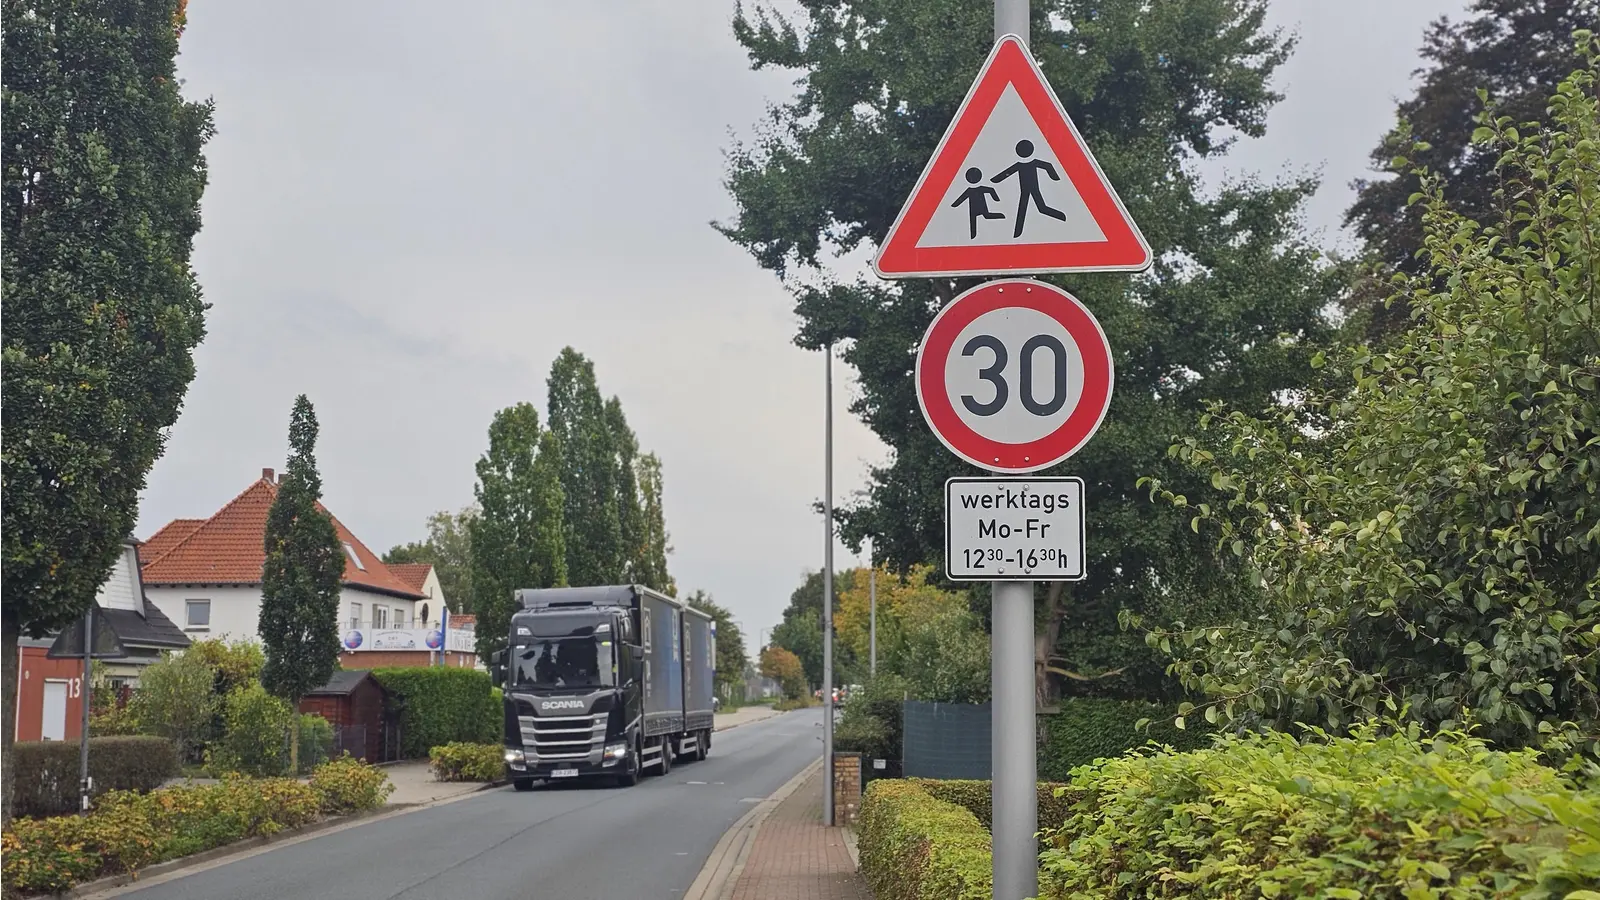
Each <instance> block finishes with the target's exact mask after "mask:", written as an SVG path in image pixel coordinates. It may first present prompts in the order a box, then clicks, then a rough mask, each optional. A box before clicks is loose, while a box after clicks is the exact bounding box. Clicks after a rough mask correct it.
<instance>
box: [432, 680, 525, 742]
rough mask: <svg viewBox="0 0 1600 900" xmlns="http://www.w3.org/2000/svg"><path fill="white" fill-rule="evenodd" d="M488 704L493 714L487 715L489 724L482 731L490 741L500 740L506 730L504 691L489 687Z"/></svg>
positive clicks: (502, 738)
mask: <svg viewBox="0 0 1600 900" xmlns="http://www.w3.org/2000/svg"><path fill="white" fill-rule="evenodd" d="M489 706H490V707H491V709H490V710H489V711H491V712H492V713H493V715H491V716H489V724H488V725H487V726H485V728H484V732H483V733H484V734H485V735H488V739H489V740H490V741H502V740H504V739H505V730H506V707H505V693H504V692H503V691H501V690H500V689H499V688H497V687H492V688H489ZM430 752H431V751H430Z"/></svg>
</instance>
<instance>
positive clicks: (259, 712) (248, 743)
mask: <svg viewBox="0 0 1600 900" xmlns="http://www.w3.org/2000/svg"><path fill="white" fill-rule="evenodd" d="M223 710H224V717H225V719H226V721H227V727H226V729H225V730H224V732H223V736H222V739H221V740H220V741H218V742H216V743H215V744H213V745H212V746H211V747H210V748H209V750H208V751H207V754H208V757H209V758H208V759H207V760H206V763H207V768H209V769H210V770H211V772H212V773H213V774H214V775H218V776H221V775H225V774H229V773H233V772H239V773H243V774H245V775H255V776H258V777H273V776H278V775H284V774H287V773H289V772H295V771H298V769H297V768H296V765H298V760H299V755H300V736H299V730H300V716H299V715H298V714H296V713H295V711H294V707H293V706H292V705H291V704H290V703H289V702H288V701H286V700H284V699H282V698H281V697H275V696H273V695H272V694H271V693H269V692H268V691H267V689H266V688H264V687H262V686H261V685H260V684H256V683H252V684H247V685H244V686H242V687H238V688H234V689H233V690H232V691H230V692H229V693H228V696H227V697H225V698H223ZM291 732H293V735H294V736H293V738H292V740H285V736H286V735H288V734H290V733H291Z"/></svg>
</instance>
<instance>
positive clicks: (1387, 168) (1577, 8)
mask: <svg viewBox="0 0 1600 900" xmlns="http://www.w3.org/2000/svg"><path fill="white" fill-rule="evenodd" d="M1469 8H1470V10H1471V16H1470V17H1469V18H1467V19H1465V20H1463V21H1460V22H1452V21H1450V20H1449V19H1444V18H1441V19H1439V20H1438V21H1436V22H1434V23H1433V25H1432V26H1430V27H1429V29H1428V31H1427V34H1426V36H1425V37H1424V38H1423V43H1422V57H1423V59H1424V60H1426V61H1427V67H1426V68H1424V69H1419V70H1418V72H1417V74H1418V75H1421V76H1422V78H1421V83H1420V84H1419V85H1418V87H1417V92H1416V94H1415V95H1414V96H1412V97H1411V98H1410V99H1408V100H1406V101H1405V102H1403V103H1401V104H1400V108H1399V119H1400V123H1401V124H1400V125H1399V126H1398V127H1396V128H1395V129H1394V130H1392V131H1390V132H1389V133H1388V134H1386V135H1384V137H1383V139H1382V140H1380V141H1379V142H1378V145H1377V146H1376V147H1375V148H1373V151H1372V163H1373V168H1374V169H1375V170H1376V171H1380V172H1386V173H1388V174H1389V175H1390V176H1391V177H1388V178H1382V179H1377V180H1369V181H1360V182H1357V183H1356V188H1357V191H1358V194H1357V197H1356V201H1355V203H1354V204H1353V205H1352V206H1351V207H1350V209H1349V210H1348V211H1347V212H1346V213H1345V223H1346V224H1348V225H1351V226H1353V227H1354V229H1355V231H1356V233H1357V234H1359V235H1360V236H1361V237H1362V239H1363V240H1364V241H1365V243H1366V245H1367V247H1368V248H1369V250H1370V251H1371V252H1372V253H1373V255H1374V256H1375V257H1376V258H1377V259H1378V260H1379V261H1380V262H1381V263H1383V264H1384V266H1385V267H1386V268H1388V269H1391V270H1394V271H1399V272H1404V273H1407V274H1412V275H1416V274H1421V273H1423V272H1426V271H1428V270H1429V269H1430V268H1431V266H1432V263H1431V262H1430V261H1429V259H1428V257H1427V255H1426V254H1419V253H1418V251H1419V250H1421V249H1422V247H1423V239H1422V219H1423V214H1422V208H1421V207H1419V206H1417V205H1416V204H1413V203H1411V202H1410V201H1409V198H1410V197H1411V196H1412V195H1413V194H1414V193H1416V192H1417V191H1418V190H1420V189H1421V181H1420V179H1419V176H1418V175H1417V174H1416V172H1415V171H1414V170H1415V169H1418V168H1425V169H1426V170H1427V171H1429V172H1432V173H1434V174H1435V176H1436V177H1437V178H1439V179H1441V180H1442V181H1443V184H1444V187H1445V190H1446V191H1447V192H1448V193H1449V195H1450V198H1451V203H1452V205H1453V206H1454V207H1455V208H1456V209H1457V210H1458V211H1459V212H1460V213H1461V214H1462V215H1463V216H1465V217H1466V218H1469V219H1472V220H1473V221H1477V222H1488V221H1490V220H1492V219H1495V218H1497V217H1498V212H1497V210H1496V208H1495V191H1496V190H1497V189H1498V188H1499V187H1500V181H1499V178H1498V174H1497V172H1496V160H1497V158H1498V156H1497V154H1495V153H1494V152H1492V151H1491V150H1490V149H1489V148H1486V147H1483V146H1481V145H1479V144H1477V143H1475V142H1473V141H1471V140H1469V138H1470V136H1471V132H1472V128H1473V121H1474V119H1475V117H1476V116H1477V114H1478V112H1479V111H1480V110H1481V109H1482V101H1480V100H1479V99H1478V92H1479V91H1480V90H1483V91H1486V92H1487V93H1488V96H1489V98H1490V99H1492V100H1493V101H1494V102H1495V103H1496V105H1497V107H1498V108H1499V109H1500V111H1501V114H1502V115H1508V116H1512V117H1513V118H1514V119H1515V120H1516V121H1518V122H1524V121H1531V120H1535V119H1543V118H1544V108H1545V101H1546V100H1547V99H1548V98H1549V96H1550V95H1551V93H1553V92H1554V90H1555V86H1556V84H1557V83H1558V82H1560V81H1561V79H1562V78H1564V77H1566V75H1567V73H1569V72H1571V71H1572V70H1573V69H1575V68H1577V67H1578V65H1579V60H1578V56H1577V54H1575V53H1574V52H1573V47H1574V45H1573V41H1572V34H1573V32H1574V31H1575V30H1576V29H1579V28H1593V27H1594V25H1595V23H1596V22H1600V2H1596V0H1544V2H1540V3H1527V2H1525V0H1475V2H1473V3H1472V5H1471V7H1469ZM1419 142H1420V146H1419V145H1418V144H1419ZM1396 158H1400V159H1403V160H1406V161H1405V162H1401V163H1400V164H1399V165H1396V164H1395V162H1394V161H1395V160H1396ZM1390 287H1391V286H1390V285H1389V284H1388V283H1387V282H1386V281H1383V280H1376V279H1374V280H1370V281H1366V282H1365V283H1364V284H1363V285H1362V290H1360V291H1358V292H1357V293H1356V294H1355V295H1354V296H1353V297H1352V301H1353V302H1354V304H1356V305H1357V308H1358V309H1360V310H1362V311H1364V312H1366V313H1368V314H1369V315H1370V321H1369V326H1370V329H1371V330H1370V332H1369V333H1370V335H1371V336H1373V337H1377V336H1379V335H1381V334H1383V333H1386V332H1391V331H1393V330H1395V329H1397V328H1399V327H1401V326H1403V325H1404V323H1405V322H1406V319H1407V315H1408V313H1409V309H1408V308H1407V307H1406V305H1405V304H1404V303H1396V304H1394V305H1392V306H1389V307H1387V308H1385V307H1384V306H1383V305H1382V304H1381V303H1380V302H1379V301H1385V300H1389V299H1392V297H1393V291H1392V290H1391V289H1390Z"/></svg>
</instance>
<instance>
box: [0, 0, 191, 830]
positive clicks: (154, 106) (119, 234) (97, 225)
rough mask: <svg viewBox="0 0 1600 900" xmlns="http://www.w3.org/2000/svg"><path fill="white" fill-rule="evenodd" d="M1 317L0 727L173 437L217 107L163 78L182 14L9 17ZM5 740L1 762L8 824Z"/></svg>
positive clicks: (172, 65) (73, 11) (151, 5)
mask: <svg viewBox="0 0 1600 900" xmlns="http://www.w3.org/2000/svg"><path fill="white" fill-rule="evenodd" d="M0 17H3V18H0V39H3V41H4V50H3V52H0V66H3V70H4V71H3V78H0V80H3V82H4V99H3V103H4V112H3V114H0V129H3V132H4V145H5V153H4V159H3V166H4V170H5V171H4V178H3V179H0V197H3V200H0V209H3V233H0V304H3V311H0V319H3V320H4V322H5V334H4V339H3V341H4V357H3V361H0V381H3V388H0V390H3V393H4V395H5V403H4V405H3V407H0V409H3V413H0V416H3V424H0V430H3V431H4V434H5V439H4V442H3V444H4V445H3V447H0V485H3V487H0V544H3V552H4V561H3V565H0V573H3V578H0V648H3V656H4V658H3V660H0V670H3V685H4V688H3V690H0V695H3V697H4V705H3V712H0V720H3V721H5V722H12V721H14V719H15V702H16V696H17V641H18V638H19V637H21V636H22V635H23V634H24V633H26V634H30V635H33V636H40V635H43V634H45V633H46V632H49V631H51V630H53V629H56V628H60V627H63V626H65V625H68V624H70V623H72V622H74V621H76V620H77V619H79V618H80V617H81V616H82V615H83V614H84V611H85V610H86V609H87V608H88V605H89V603H90V602H91V601H92V600H93V598H94V596H95V593H96V591H97V590H98V589H99V587H100V584H101V582H102V581H104V580H105V578H106V576H107V573H109V572H110V570H111V566H112V564H113V563H114V562H115V560H116V557H117V554H118V553H119V552H120V550H121V543H122V540H123V538H125V537H127V536H128V534H129V532H131V531H132V530H133V524H134V518H135V515H136V512H137V508H138V502H139V492H140V491H141V490H143V489H144V485H145V478H146V476H147V475H148V473H149V471H150V467H151V466H152V465H153V464H154V463H155V461H156V459H157V458H158V457H159V456H160V455H161V451H162V448H163V445H164V441H165V436H166V430H167V429H168V428H170V427H171V426H172V424H173V423H174V422H176V421H177V418H178V411H179V408H180V407H181V405H182V402H183V397H184V394H185V393H186V392H187V390H188V388H189V382H190V381H191V380H192V379H193V378H194V364H193V361H192V356H191V354H192V353H193V351H194V348H195V346H196V345H198V344H199V343H200V340H201V338H202V337H203V336H204V334H205V327H204V318H205V316H204V311H205V304H204V303H203V302H202V301H201V298H200V288H199V285H198V284H197V283H196V282H195V277H194V272H193V270H192V269H191V268H190V265H189V254H190V250H191V248H192V246H193V239H194V235H195V233H196V232H197V231H199V229H200V197H201V194H202V193H203V191H204V190H205V186H206V165H205V158H204V156H203V155H202V149H203V148H204V146H205V143H206V141H207V140H209V139H210V137H211V134H212V130H213V129H212V122H211V112H212V108H211V104H210V102H209V101H207V102H200V103H196V102H188V101H185V100H184V99H183V97H182V95H181V94H180V93H179V90H178V88H179V83H178V78H177V72H176V59H177V54H178V35H179V32H180V31H181V30H182V24H183V20H182V3H181V2H180V0H165V2H162V0H152V2H143V3H135V4H126V3H110V2H103V0H102V2H72V3H66V2H33V3H20V2H7V3H6V4H5V5H4V11H3V13H0ZM12 732H13V729H11V728H9V727H8V728H0V735H3V737H4V746H3V748H0V765H3V770H4V772H3V781H4V784H3V790H0V794H3V798H4V799H3V805H0V820H5V821H9V820H10V818H11V762H10V760H11V742H12V739H13V737H14V735H13V733H12Z"/></svg>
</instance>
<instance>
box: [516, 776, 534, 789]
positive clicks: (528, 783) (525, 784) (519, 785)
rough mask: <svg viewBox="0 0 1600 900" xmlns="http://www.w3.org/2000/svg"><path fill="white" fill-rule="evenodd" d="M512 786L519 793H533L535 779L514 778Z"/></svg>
mask: <svg viewBox="0 0 1600 900" xmlns="http://www.w3.org/2000/svg"><path fill="white" fill-rule="evenodd" d="M511 786H512V787H514V788H516V789H517V790H519V791H531V790H533V779H532V778H513V779H511Z"/></svg>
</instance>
